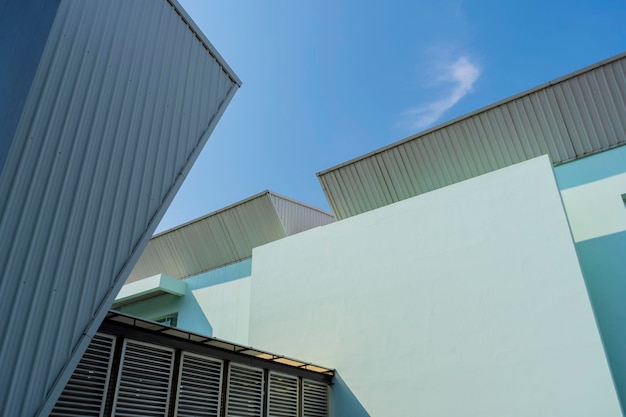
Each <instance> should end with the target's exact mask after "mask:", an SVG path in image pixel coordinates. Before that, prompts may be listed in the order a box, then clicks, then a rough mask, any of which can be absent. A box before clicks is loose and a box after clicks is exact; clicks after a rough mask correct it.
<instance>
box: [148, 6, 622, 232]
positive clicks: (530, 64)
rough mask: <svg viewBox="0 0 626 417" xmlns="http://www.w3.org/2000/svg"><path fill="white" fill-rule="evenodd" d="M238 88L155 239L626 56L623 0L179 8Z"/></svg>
mask: <svg viewBox="0 0 626 417" xmlns="http://www.w3.org/2000/svg"><path fill="white" fill-rule="evenodd" d="M180 2H181V4H182V5H183V7H184V8H185V10H186V11H187V12H188V13H189V15H190V16H191V17H192V19H193V20H194V21H195V22H196V23H197V24H198V26H199V27H200V29H201V30H202V31H203V32H204V34H205V35H206V36H207V37H208V38H209V40H210V41H211V42H212V43H213V45H214V46H215V47H216V48H217V50H218V51H219V52H220V54H221V55H222V56H223V57H224V58H225V59H226V61H227V62H228V63H229V65H230V66H231V67H232V68H233V69H234V71H235V72H236V73H237V75H238V76H239V77H240V78H241V80H242V81H243V86H242V87H241V89H240V90H239V91H238V92H237V94H236V95H235V97H234V99H233V101H232V102H231V104H230V106H229V107H228V109H227V110H226V113H225V114H224V116H223V117H222V119H221V121H220V122H219V124H218V126H217V128H216V129H215V131H214V133H213V135H212V136H211V138H210V139H209V142H208V143H207V145H206V147H205V148H204V150H203V152H202V154H201V155H200V157H199V158H198V160H197V162H196V164H195V165H194V167H193V168H192V170H191V172H190V174H189V176H188V177H187V179H186V181H185V183H184V184H183V186H182V187H181V189H180V191H179V192H178V194H177V196H176V198H175V200H174V202H173V203H172V205H171V206H170V208H169V210H168V212H167V213H166V215H165V217H164V218H163V220H162V222H161V224H160V225H159V228H158V230H157V231H162V230H165V229H169V228H171V227H174V226H176V225H178V224H180V223H183V222H185V221H189V220H191V219H194V218H196V217H199V216H202V215H204V214H207V213H210V212H212V211H215V210H218V209H220V208H222V207H224V206H227V205H229V204H232V203H235V202H237V201H239V200H242V199H244V198H246V197H249V196H251V195H253V194H256V193H258V192H260V191H263V190H266V189H270V190H272V191H275V192H277V193H279V194H283V195H286V196H288V197H291V198H294V199H296V200H299V201H302V202H304V203H307V204H310V205H313V206H316V207H319V208H322V209H325V210H328V204H327V202H326V199H325V197H324V194H323V191H322V189H321V187H320V185H319V182H318V180H317V176H316V173H317V172H319V171H322V170H325V169H327V168H330V167H332V166H334V165H337V164H339V163H342V162H344V161H347V160H349V159H352V158H355V157H357V156H359V155H362V154H364V153H367V152H370V151H372V150H375V149H377V148H380V147H382V146H385V145H388V144H390V143H393V142H396V141H398V140H401V139H403V138H405V137H407V136H410V135H413V134H415V133H417V132H419V131H421V130H424V129H427V128H429V127H432V126H436V125H437V124H440V123H443V122H445V121H446V120H450V119H452V118H455V117H458V116H460V115H463V114H465V113H468V112H471V111H473V110H476V109H478V108H480V107H483V106H486V105H489V104H491V103H493V102H496V101H498V100H501V99H504V98H506V97H509V96H511V95H514V94H517V93H519V92H522V91H524V90H527V89H529V88H532V87H535V86H537V85H539V84H542V83H544V82H547V81H550V80H552V79H555V78H558V77H560V76H562V75H566V74H568V73H570V72H572V71H575V70H578V69H580V68H583V67H585V66H587V65H591V64H593V63H596V62H598V61H601V60H603V59H605V58H609V57H611V56H613V55H616V54H618V53H621V52H624V51H626V23H624V22H626V1H625V0H619V1H617V0H615V1H613V0H587V1H576V0H571V1H567V2H565V1H549V0H548V1H546V0H544V1H537V0H526V1H517V2H503V1H495V0H481V1H449V0H440V1H438V2H433V1H428V2H426V1H419V0H418V1H404V0H401V1H386V2H383V1H367V0H361V1H355V0H334V1H327V0H316V1H307V0H298V1H287V0H280V1H279V0H276V1H274V0H270V1H266V2H261V1H258V0H229V1H226V0H222V1H217V0H180Z"/></svg>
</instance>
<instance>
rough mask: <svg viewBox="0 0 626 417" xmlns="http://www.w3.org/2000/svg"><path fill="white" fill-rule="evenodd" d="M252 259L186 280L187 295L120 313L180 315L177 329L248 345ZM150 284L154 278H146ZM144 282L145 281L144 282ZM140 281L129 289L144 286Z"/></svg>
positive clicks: (131, 306) (129, 307) (147, 302)
mask: <svg viewBox="0 0 626 417" xmlns="http://www.w3.org/2000/svg"><path fill="white" fill-rule="evenodd" d="M250 270H251V260H250V259H244V260H243V261H240V262H237V263H233V264H230V265H226V266H223V267H221V268H216V269H213V270H210V271H207V272H204V273H202V274H198V275H195V276H192V277H189V278H186V279H184V280H183V282H184V283H185V284H186V289H185V295H183V296H174V295H169V294H168V295H162V296H159V297H155V298H150V299H147V300H143V301H139V302H136V303H133V304H128V305H125V306H122V307H120V308H119V310H120V311H122V312H124V313H128V314H132V315H134V316H138V317H142V318H146V319H149V320H153V319H156V318H159V317H163V316H167V315H171V314H175V313H177V314H178V324H177V327H179V328H181V329H185V330H188V331H191V332H195V333H200V334H204V335H207V336H213V337H217V338H220V339H225V340H229V341H231V342H235V343H240V344H244V345H245V344H247V341H248V321H249V316H250ZM145 280H146V282H147V283H149V282H150V280H152V278H146V279H145ZM142 281H144V280H142ZM142 281H136V282H133V283H131V284H128V285H129V286H141V285H142Z"/></svg>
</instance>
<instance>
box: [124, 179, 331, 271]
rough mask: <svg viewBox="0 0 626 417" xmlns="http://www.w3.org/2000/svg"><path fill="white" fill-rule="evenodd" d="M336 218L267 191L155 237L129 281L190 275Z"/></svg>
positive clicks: (248, 254) (234, 259) (247, 255)
mask: <svg viewBox="0 0 626 417" xmlns="http://www.w3.org/2000/svg"><path fill="white" fill-rule="evenodd" d="M333 221H334V218H333V217H332V216H331V215H330V214H328V213H326V212H324V211H321V210H318V209H316V208H313V207H310V206H307V205H304V204H302V203H298V202H295V201H293V200H291V199H288V198H286V197H283V196H280V195H278V194H275V193H272V192H270V191H264V192H262V193H260V194H257V195H254V196H252V197H250V198H247V199H245V200H243V201H240V202H238V203H236V204H233V205H231V206H228V207H226V208H223V209H221V210H218V211H216V212H213V213H210V214H207V215H206V216H203V217H200V218H198V219H196V220H193V221H191V222H188V223H185V224H182V225H180V226H177V227H175V228H173V229H171V230H168V231H165V232H163V233H160V234H158V235H156V236H154V237H153V238H152V239H150V242H149V243H148V246H147V247H146V249H145V251H144V252H143V254H142V255H141V257H140V258H139V261H138V262H137V264H136V266H135V269H134V270H133V271H132V273H131V274H130V278H129V279H128V281H127V282H133V281H137V280H139V279H143V278H147V277H150V276H153V275H157V274H166V275H169V276H171V277H175V278H185V277H188V276H191V275H196V274H199V273H201V272H205V271H208V270H211V269H214V268H218V267H220V266H224V265H227V264H230V263H233V262H237V261H240V260H243V259H246V258H249V257H251V256H252V249H253V248H255V247H257V246H260V245H264V244H266V243H268V242H272V241H274V240H277V239H280V238H283V237H286V236H289V235H292V234H295V233H298V232H301V231H303V230H306V229H310V228H312V227H316V226H322V225H325V224H328V223H331V222H333Z"/></svg>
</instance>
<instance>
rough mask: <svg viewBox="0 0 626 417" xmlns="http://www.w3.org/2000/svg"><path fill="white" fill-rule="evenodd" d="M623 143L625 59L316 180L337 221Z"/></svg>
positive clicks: (625, 140)
mask: <svg viewBox="0 0 626 417" xmlns="http://www.w3.org/2000/svg"><path fill="white" fill-rule="evenodd" d="M624 143H626V57H624V56H621V57H618V58H616V59H614V60H612V61H609V62H607V63H605V64H604V65H601V66H597V67H594V68H592V69H590V70H588V71H584V72H582V73H579V74H577V75H575V76H573V77H571V78H568V79H565V80H563V81H559V82H557V83H555V84H553V85H548V86H545V87H542V88H539V89H537V90H534V91H531V92H529V93H527V94H522V95H520V96H518V97H515V98H513V99H511V100H509V101H506V102H504V103H501V104H497V105H494V106H492V107H490V108H487V109H485V110H480V111H478V112H476V113H474V114H471V115H469V116H467V117H464V118H461V119H459V120H457V121H453V122H451V123H449V124H447V125H444V126H442V127H438V128H435V129H432V130H430V131H428V132H426V133H423V134H420V135H418V136H415V137H413V138H409V139H407V140H404V141H401V142H399V143H398V144H394V145H391V146H389V147H387V148H384V149H382V150H380V151H378V152H375V153H373V154H371V155H367V156H365V157H363V158H360V159H358V160H356V161H353V162H348V163H346V164H343V165H341V166H339V167H337V168H333V169H330V170H328V171H325V172H323V173H320V174H319V179H320V182H321V184H322V187H323V189H324V192H325V193H326V196H327V199H328V201H329V203H330V206H331V208H332V211H333V213H334V214H335V216H336V218H337V219H343V218H346V217H350V216H354V215H356V214H359V213H363V212H366V211H369V210H372V209H375V208H378V207H382V206H384V205H387V204H391V203H394V202H396V201H400V200H403V199H405V198H409V197H413V196H416V195H419V194H422V193H426V192H428V191H432V190H435V189H437V188H441V187H444V186H447V185H450V184H454V183H456V182H459V181H463V180H465V179H469V178H472V177H475V176H478V175H481V174H484V173H487V172H490V171H494V170H496V169H499V168H503V167H505V166H508V165H511V164H515V163H517V162H522V161H525V160H528V159H531V158H534V157H537V156H540V155H544V154H548V155H550V158H551V159H552V162H553V163H554V164H560V163H563V162H567V161H570V160H573V159H576V158H580V157H584V156H587V155H590V154H593V153H596V152H601V151H603V150H607V149H610V148H612V147H615V146H619V145H622V144H624Z"/></svg>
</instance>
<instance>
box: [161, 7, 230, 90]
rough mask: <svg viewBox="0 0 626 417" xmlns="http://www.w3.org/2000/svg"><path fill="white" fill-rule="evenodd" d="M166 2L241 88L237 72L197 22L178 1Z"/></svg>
mask: <svg viewBox="0 0 626 417" xmlns="http://www.w3.org/2000/svg"><path fill="white" fill-rule="evenodd" d="M166 1H167V2H168V3H169V4H170V5H171V6H172V7H173V8H174V10H175V11H176V13H178V15H179V16H180V17H181V19H182V20H183V22H185V24H186V25H187V27H189V29H190V30H191V31H192V32H193V33H194V35H196V37H197V38H198V40H199V41H200V42H202V43H203V44H204V47H205V48H206V49H207V51H209V54H211V56H213V57H214V58H215V60H216V61H217V62H218V64H219V65H220V66H221V67H222V69H223V70H224V72H226V74H228V76H229V77H230V78H231V80H233V82H234V83H235V84H237V86H238V87H241V84H242V82H241V79H240V78H239V77H238V76H237V74H236V73H235V71H233V69H232V68H231V67H230V65H228V63H227V62H226V60H225V59H224V58H223V57H222V55H220V53H219V52H217V49H215V46H213V44H212V43H211V41H209V39H208V38H207V37H206V35H205V34H204V33H203V32H202V30H200V28H199V27H198V25H197V24H196V22H195V21H194V20H193V19H192V18H191V17H190V16H189V14H188V13H187V11H186V10H185V9H184V8H183V6H181V4H180V3H179V2H178V0H166Z"/></svg>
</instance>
